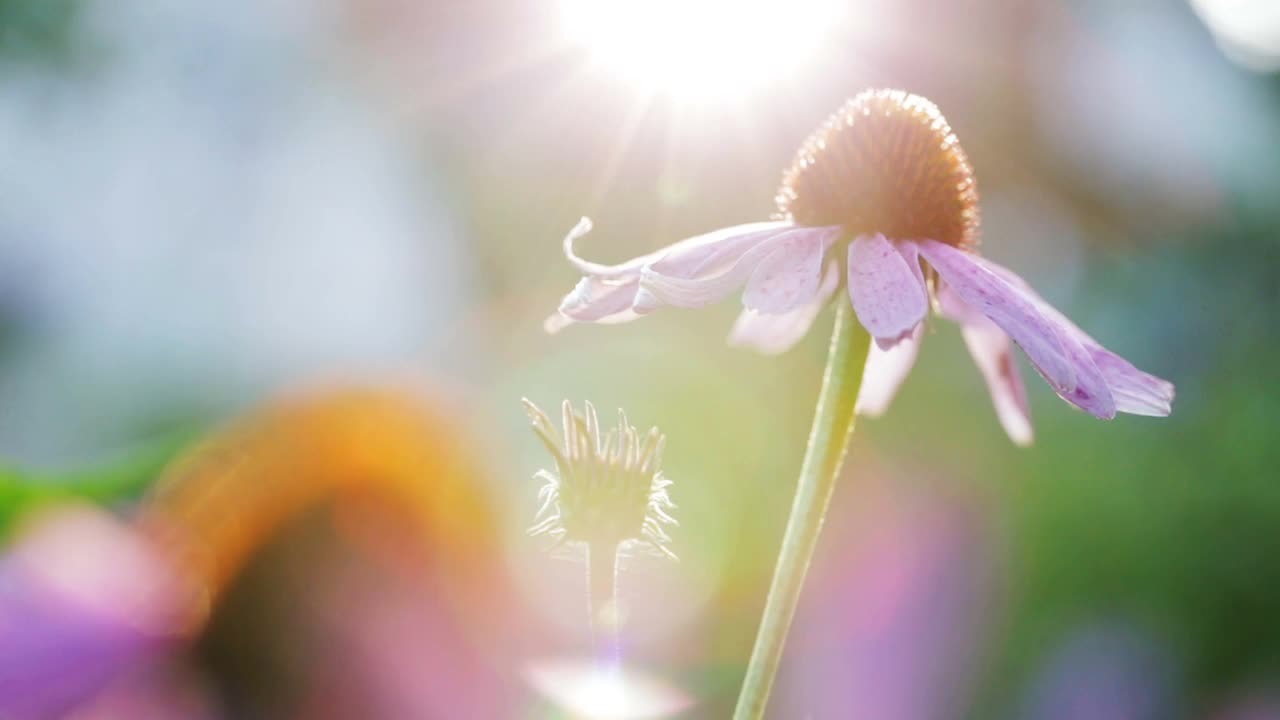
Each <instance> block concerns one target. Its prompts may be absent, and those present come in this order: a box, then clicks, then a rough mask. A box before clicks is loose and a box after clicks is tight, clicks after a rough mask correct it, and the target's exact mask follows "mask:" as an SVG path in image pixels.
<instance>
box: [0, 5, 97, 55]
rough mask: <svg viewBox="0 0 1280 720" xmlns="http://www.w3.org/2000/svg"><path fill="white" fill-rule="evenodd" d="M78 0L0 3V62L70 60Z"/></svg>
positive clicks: (74, 44) (74, 40) (73, 46)
mask: <svg viewBox="0 0 1280 720" xmlns="http://www.w3.org/2000/svg"><path fill="white" fill-rule="evenodd" d="M79 12H80V0H0V62H13V61H53V62H60V61H64V60H67V59H69V58H70V57H71V55H72V53H73V51H74V49H75V47H76V29H75V28H76V24H75V20H76V17H77V15H78V14H79Z"/></svg>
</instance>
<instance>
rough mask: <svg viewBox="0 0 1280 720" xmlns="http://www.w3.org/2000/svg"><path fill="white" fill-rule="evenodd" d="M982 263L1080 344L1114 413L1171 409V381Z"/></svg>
mask: <svg viewBox="0 0 1280 720" xmlns="http://www.w3.org/2000/svg"><path fill="white" fill-rule="evenodd" d="M982 264H983V265H984V266H985V267H987V268H988V269H990V270H991V271H992V272H994V273H995V274H997V275H999V276H1000V277H1002V278H1004V279H1005V280H1006V281H1007V282H1008V283H1009V284H1010V285H1013V286H1014V287H1016V288H1018V289H1019V290H1021V291H1022V292H1023V294H1024V295H1026V296H1027V297H1028V298H1030V299H1031V301H1032V302H1034V303H1035V304H1036V307H1037V308H1038V309H1039V310H1040V312H1041V314H1043V315H1044V316H1045V317H1047V318H1049V319H1050V320H1052V321H1053V322H1056V323H1058V324H1059V325H1060V326H1061V327H1063V328H1064V329H1065V330H1066V332H1067V334H1068V335H1069V336H1071V337H1073V338H1074V339H1075V340H1076V341H1077V342H1079V343H1080V344H1081V345H1082V346H1083V347H1084V349H1085V351H1086V352H1088V353H1089V357H1090V358H1092V360H1093V362H1094V364H1095V365H1097V367H1098V370H1099V371H1100V372H1101V373H1102V376H1103V378H1104V379H1105V380H1106V382H1107V386H1108V387H1110V388H1111V395H1112V396H1113V397H1114V398H1115V401H1116V410H1117V411H1118V412H1123V413H1129V414H1131V415H1149V416H1154V417H1164V416H1166V415H1168V414H1169V413H1170V412H1172V411H1173V398H1174V394H1175V392H1174V387H1173V383H1171V382H1169V381H1168V380H1163V379H1161V378H1158V377H1156V376H1154V375H1150V374H1148V373H1145V372H1143V371H1141V370H1139V369H1138V368H1136V367H1134V366H1133V365H1132V364H1131V363H1129V361H1128V360H1125V359H1124V358H1122V357H1120V356H1119V355H1117V354H1115V353H1113V352H1111V351H1110V350H1107V349H1106V348H1104V347H1103V346H1102V344H1101V343H1099V342H1098V341H1097V340H1094V339H1093V338H1092V337H1090V336H1089V334H1088V333H1086V332H1085V331H1083V330H1081V329H1080V328H1079V327H1078V326H1077V325H1076V324H1075V323H1073V322H1071V320H1070V319H1069V318H1068V317H1067V316H1065V315H1063V314H1062V313H1061V312H1059V311H1058V309H1057V308H1055V307H1053V306H1052V305H1050V304H1049V303H1048V302H1047V301H1046V300H1045V299H1044V298H1043V297H1041V296H1040V295H1039V294H1038V293H1037V292H1036V291H1035V290H1034V289H1032V288H1031V286H1030V285H1028V284H1027V282H1026V281H1025V280H1023V279H1022V278H1020V277H1018V275H1017V274H1015V273H1014V272H1013V271H1012V270H1009V269H1008V268H1006V267H1003V266H1001V265H998V264H996V263H994V262H991V261H990V260H987V259H985V258H983V259H982Z"/></svg>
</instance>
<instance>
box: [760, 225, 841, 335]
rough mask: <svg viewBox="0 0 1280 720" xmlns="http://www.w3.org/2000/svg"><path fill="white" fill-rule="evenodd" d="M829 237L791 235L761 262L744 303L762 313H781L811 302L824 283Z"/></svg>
mask: <svg viewBox="0 0 1280 720" xmlns="http://www.w3.org/2000/svg"><path fill="white" fill-rule="evenodd" d="M824 250H826V238H825V237H823V236H822V235H818V234H813V233H807V234H799V235H795V236H792V237H788V238H786V239H785V240H783V241H782V242H781V243H779V244H778V247H777V249H775V250H774V251H773V252H771V253H769V256H768V257H766V258H765V259H764V260H761V261H760V264H759V265H757V266H756V269H755V272H753V273H752V274H751V279H750V280H749V281H748V282H747V290H746V292H744V293H743V295H742V304H743V305H745V306H747V307H748V308H750V309H752V310H755V311H756V312H758V313H760V314H762V315H781V314H784V313H787V312H790V311H791V310H794V309H796V308H798V307H801V306H804V305H809V304H811V303H812V302H813V301H814V299H816V298H817V295H818V289H819V285H821V284H822V254H823V251H824Z"/></svg>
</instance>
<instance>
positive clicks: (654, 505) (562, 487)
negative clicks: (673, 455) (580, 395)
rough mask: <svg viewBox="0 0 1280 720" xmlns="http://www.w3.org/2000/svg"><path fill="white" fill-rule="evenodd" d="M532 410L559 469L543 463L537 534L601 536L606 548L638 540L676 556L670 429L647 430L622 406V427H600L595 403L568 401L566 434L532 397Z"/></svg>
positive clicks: (591, 539)
mask: <svg viewBox="0 0 1280 720" xmlns="http://www.w3.org/2000/svg"><path fill="white" fill-rule="evenodd" d="M524 409H525V412H526V413H528V415H529V420H530V422H532V424H533V430H534V432H535V433H537V435H538V438H539V439H540V440H542V444H543V445H545V446H546V447H547V450H549V451H550V452H551V455H552V457H554V458H555V461H556V472H554V473H553V472H550V471H547V470H542V471H540V472H538V473H537V475H536V477H537V478H538V479H540V480H542V481H543V486H542V490H541V491H540V492H539V494H538V498H539V500H540V502H541V506H540V507H539V509H538V514H537V517H536V518H535V520H536V522H537V524H536V525H534V526H533V527H532V528H530V529H529V533H530V534H531V535H549V536H551V537H553V538H555V540H556V542H557V544H559V543H562V542H582V543H599V544H601V545H603V546H606V547H612V546H617V545H618V544H620V543H623V542H629V541H635V542H641V543H644V544H647V545H649V546H650V547H651V548H652V549H654V550H656V551H658V552H659V553H661V554H663V555H667V556H669V557H672V558H674V557H675V555H674V554H673V553H672V552H671V550H670V549H669V548H668V547H667V545H668V543H670V541H671V537H670V536H668V535H667V533H666V531H665V530H664V529H663V528H664V526H666V525H674V524H676V521H675V519H674V518H672V517H671V515H670V511H671V510H673V509H675V504H674V503H672V502H671V498H670V496H669V495H668V494H667V488H668V487H669V486H670V485H671V481H670V480H668V479H666V478H665V477H663V476H662V471H661V469H660V467H661V465H662V449H663V446H664V445H665V444H666V436H664V435H663V434H662V433H660V432H658V428H656V427H655V428H650V429H649V431H648V432H646V433H641V432H640V431H639V430H638V429H637V428H636V427H635V426H634V425H632V424H630V423H629V422H627V416H626V415H625V414H624V413H623V412H622V411H621V410H619V411H618V427H616V428H614V429H611V430H609V431H608V432H607V433H605V432H601V430H600V421H599V419H598V418H597V417H596V410H595V408H594V407H592V406H591V403H587V404H586V410H585V412H583V413H578V412H576V411H574V409H573V406H572V405H570V404H569V401H568V400H566V401H565V402H564V405H563V408H562V412H563V416H564V418H563V425H564V438H563V440H562V439H561V437H560V433H558V432H556V429H555V426H554V425H553V424H552V422H551V418H550V417H548V416H547V414H546V413H544V412H542V410H540V409H538V407H537V406H536V405H534V404H533V403H532V402H530V401H528V400H525V401H524Z"/></svg>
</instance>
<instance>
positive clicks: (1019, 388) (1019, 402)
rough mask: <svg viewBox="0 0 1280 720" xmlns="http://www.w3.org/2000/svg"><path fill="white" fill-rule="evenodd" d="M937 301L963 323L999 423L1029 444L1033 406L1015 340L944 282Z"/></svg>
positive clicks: (1018, 442)
mask: <svg viewBox="0 0 1280 720" xmlns="http://www.w3.org/2000/svg"><path fill="white" fill-rule="evenodd" d="M938 305H939V309H940V310H941V312H942V314H943V315H944V316H946V317H949V318H951V319H952V320H955V321H956V322H958V323H959V324H960V332H961V334H962V335H963V337H964V343H965V345H966V346H967V347H968V348H969V354H970V355H972V356H973V361H974V363H975V364H976V365H977V366H978V370H980V371H981V372H982V377H983V379H985V380H986V381H987V389H988V390H990V392H991V403H992V405H994V406H995V409H996V416H997V417H998V418H999V419H1000V425H1001V426H1002V427H1003V428H1004V431H1005V432H1006V433H1008V435H1009V439H1011V440H1013V442H1014V444H1016V445H1023V446H1026V445H1030V444H1031V441H1032V440H1033V439H1034V433H1033V432H1032V430H1031V408H1030V406H1029V405H1028V403H1027V388H1026V386H1025V385H1024V384H1023V382H1022V373H1021V372H1020V371H1019V370H1018V363H1017V361H1016V360H1015V359H1014V357H1013V344H1012V343H1011V342H1010V341H1009V336H1008V335H1007V334H1005V332H1004V331H1003V330H1001V329H1000V328H999V327H997V326H996V324H995V323H993V322H991V320H989V319H988V318H987V317H986V316H985V315H983V314H982V313H980V312H978V311H977V310H974V309H973V308H972V307H971V306H970V305H969V304H968V303H966V302H965V301H963V300H961V299H960V297H959V296H958V295H957V294H956V293H955V291H954V290H952V289H951V286H949V285H945V284H944V285H943V286H942V287H940V288H939V289H938Z"/></svg>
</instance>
